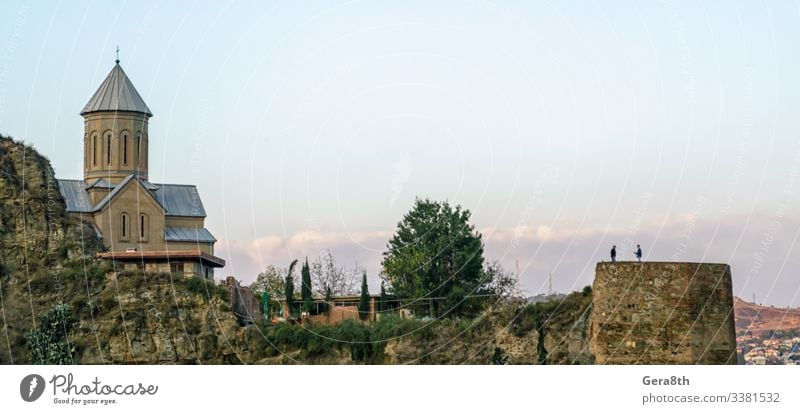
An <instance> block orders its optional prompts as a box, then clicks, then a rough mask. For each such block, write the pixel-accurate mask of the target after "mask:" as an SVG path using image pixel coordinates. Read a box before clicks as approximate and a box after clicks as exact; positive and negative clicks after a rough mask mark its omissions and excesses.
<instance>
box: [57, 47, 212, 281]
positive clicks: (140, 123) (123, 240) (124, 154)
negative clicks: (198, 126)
mask: <svg viewBox="0 0 800 414" xmlns="http://www.w3.org/2000/svg"><path fill="white" fill-rule="evenodd" d="M80 115H81V116H82V117H83V120H84V134H83V179H82V180H65V179H59V180H58V185H59V190H60V192H61V195H62V196H63V197H64V200H65V202H66V206H67V212H68V213H69V214H70V215H73V216H75V217H78V218H79V219H80V220H82V221H84V222H86V223H87V224H89V225H90V226H91V227H92V228H94V230H95V232H96V233H97V235H98V236H99V237H100V238H101V239H102V241H103V244H104V246H105V249H106V250H105V251H104V252H102V253H98V257H99V258H102V259H109V260H113V261H114V262H115V263H117V264H118V268H119V269H120V270H131V271H135V270H139V271H146V272H172V273H176V274H182V275H186V276H200V277H204V278H209V279H213V277H214V268H218V267H223V266H225V261H224V260H223V259H221V258H219V257H217V256H215V255H214V243H215V242H216V239H215V238H214V236H213V235H212V234H211V232H210V231H208V229H206V228H205V217H206V211H205V209H204V208H203V202H202V200H201V199H200V194H199V193H198V191H197V187H195V186H194V185H184V184H160V183H152V182H150V181H149V180H148V168H149V160H150V157H149V155H148V150H149V147H150V145H149V139H150V136H149V134H148V132H147V125H148V122H149V121H150V118H151V117H152V116H153V113H152V112H151V111H150V108H148V107H147V105H146V104H145V103H144V100H143V99H142V97H141V96H140V95H139V92H137V91H136V88H134V87H133V84H132V83H131V81H130V79H128V76H127V75H125V72H124V71H123V70H122V67H121V66H120V64H119V59H117V60H116V64H115V65H114V67H113V68H112V69H111V72H110V73H109V74H108V76H107V77H106V78H105V80H104V81H103V83H102V84H100V87H99V88H98V89H97V91H96V92H95V93H94V95H93V96H92V97H91V99H89V102H88V103H87V104H86V106H84V108H83V110H82V111H81V112H80Z"/></svg>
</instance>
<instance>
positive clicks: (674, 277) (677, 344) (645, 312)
mask: <svg viewBox="0 0 800 414" xmlns="http://www.w3.org/2000/svg"><path fill="white" fill-rule="evenodd" d="M593 292H594V293H593V304H592V306H593V309H592V320H591V327H590V336H591V338H592V339H591V345H592V351H593V353H594V355H595V357H596V363H598V364H736V362H737V358H736V333H735V327H734V315H733V292H732V286H731V270H730V266H728V265H726V264H711V263H672V262H645V263H636V262H617V263H598V264H597V268H596V272H595V279H594V285H593Z"/></svg>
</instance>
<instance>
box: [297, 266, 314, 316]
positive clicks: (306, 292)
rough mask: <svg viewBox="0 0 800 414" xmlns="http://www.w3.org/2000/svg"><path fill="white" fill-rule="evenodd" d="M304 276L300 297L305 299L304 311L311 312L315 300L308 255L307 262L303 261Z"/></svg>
mask: <svg viewBox="0 0 800 414" xmlns="http://www.w3.org/2000/svg"><path fill="white" fill-rule="evenodd" d="M300 274H301V276H302V278H301V282H302V286H300V298H301V299H302V300H303V312H311V307H312V306H313V305H314V300H313V299H312V297H311V269H310V268H309V266H308V257H306V262H305V263H303V268H302V269H301V270H300Z"/></svg>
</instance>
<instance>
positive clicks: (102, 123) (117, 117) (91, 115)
mask: <svg viewBox="0 0 800 414" xmlns="http://www.w3.org/2000/svg"><path fill="white" fill-rule="evenodd" d="M81 116H83V119H84V135H83V144H84V145H83V148H84V151H83V153H84V155H83V177H84V180H85V181H86V182H87V184H89V185H90V186H91V185H98V186H102V185H103V184H105V183H103V182H102V181H101V180H100V179H103V180H105V181H107V182H108V184H112V185H114V184H117V183H119V182H120V181H122V179H124V178H125V177H127V176H128V175H131V174H133V175H135V176H137V177H139V178H142V179H145V180H146V179H147V164H148V161H149V160H148V156H147V151H148V146H149V145H148V133H147V122H148V120H149V119H150V117H151V116H153V114H152V112H150V109H149V108H148V107H147V105H146V104H145V103H144V100H143V99H142V97H141V96H140V95H139V92H137V91H136V88H134V87H133V84H132V83H131V81H130V79H128V76H127V75H125V72H124V71H123V70H122V67H121V66H120V65H119V59H117V60H116V64H115V65H114V67H113V68H112V69H111V72H110V73H109V74H108V76H106V79H105V80H104V81H103V83H102V84H101V85H100V87H99V88H98V89H97V91H96V92H95V93H94V95H93V96H92V98H91V99H89V102H88V103H87V104H86V106H84V108H83V110H82V111H81Z"/></svg>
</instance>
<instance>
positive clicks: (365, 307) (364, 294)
mask: <svg viewBox="0 0 800 414" xmlns="http://www.w3.org/2000/svg"><path fill="white" fill-rule="evenodd" d="M358 317H359V318H360V319H361V320H362V321H365V320H367V319H368V318H369V286H367V272H364V276H363V277H362V278H361V297H360V298H359V300H358Z"/></svg>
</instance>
